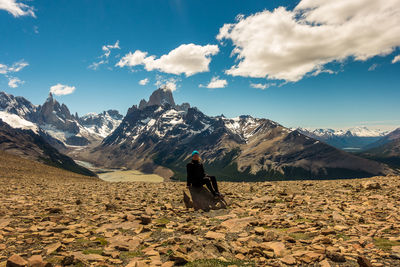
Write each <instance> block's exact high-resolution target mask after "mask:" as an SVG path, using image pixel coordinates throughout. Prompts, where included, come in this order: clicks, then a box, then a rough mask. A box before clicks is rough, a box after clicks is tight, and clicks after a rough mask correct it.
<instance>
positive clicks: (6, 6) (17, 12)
mask: <svg viewBox="0 0 400 267" xmlns="http://www.w3.org/2000/svg"><path fill="white" fill-rule="evenodd" d="M1 9H2V10H5V11H7V12H9V13H11V15H13V16H14V17H20V16H32V17H34V18H35V17H36V16H35V13H34V12H33V7H31V6H28V5H26V4H23V3H20V2H19V1H18V0H0V10H1Z"/></svg>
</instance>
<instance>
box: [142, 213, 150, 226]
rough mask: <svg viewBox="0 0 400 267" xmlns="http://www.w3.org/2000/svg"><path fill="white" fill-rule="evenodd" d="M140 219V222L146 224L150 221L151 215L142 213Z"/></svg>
mask: <svg viewBox="0 0 400 267" xmlns="http://www.w3.org/2000/svg"><path fill="white" fill-rule="evenodd" d="M140 221H141V223H142V224H144V225H147V224H149V223H151V217H150V216H148V215H144V214H143V215H142V216H140Z"/></svg>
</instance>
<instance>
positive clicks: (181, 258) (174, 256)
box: [169, 251, 190, 265]
mask: <svg viewBox="0 0 400 267" xmlns="http://www.w3.org/2000/svg"><path fill="white" fill-rule="evenodd" d="M169 260H171V261H173V262H174V263H175V265H183V264H186V263H188V262H189V261H190V258H189V257H188V256H187V255H185V254H183V253H181V252H179V251H174V252H172V253H171V255H169Z"/></svg>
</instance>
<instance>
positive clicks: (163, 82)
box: [154, 75, 181, 92]
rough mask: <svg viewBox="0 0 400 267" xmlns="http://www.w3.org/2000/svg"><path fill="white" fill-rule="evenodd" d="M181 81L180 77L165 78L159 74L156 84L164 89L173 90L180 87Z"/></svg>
mask: <svg viewBox="0 0 400 267" xmlns="http://www.w3.org/2000/svg"><path fill="white" fill-rule="evenodd" d="M179 81H181V79H179V78H164V77H163V76H162V75H157V76H156V82H155V84H154V85H156V86H157V87H159V88H162V89H164V90H171V91H172V92H173V91H175V90H176V88H177V87H178V85H177V83H178V82H179Z"/></svg>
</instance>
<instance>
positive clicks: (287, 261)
mask: <svg viewBox="0 0 400 267" xmlns="http://www.w3.org/2000/svg"><path fill="white" fill-rule="evenodd" d="M281 262H283V263H284V264H287V265H295V264H296V259H295V258H294V257H293V256H291V255H286V256H285V257H283V258H282V259H281Z"/></svg>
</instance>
